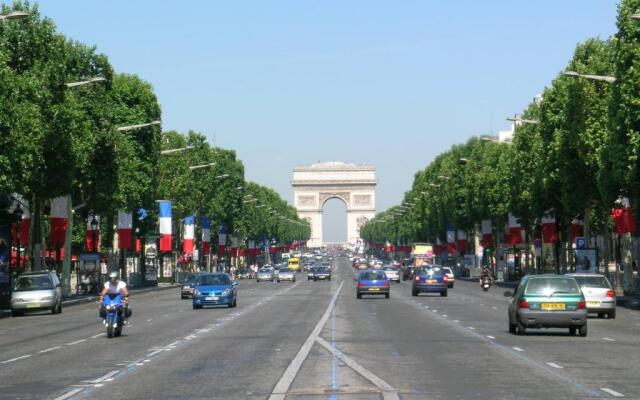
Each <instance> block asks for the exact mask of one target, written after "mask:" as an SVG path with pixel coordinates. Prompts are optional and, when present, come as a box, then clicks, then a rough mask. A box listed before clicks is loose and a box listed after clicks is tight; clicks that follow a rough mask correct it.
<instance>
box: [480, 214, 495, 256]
mask: <svg viewBox="0 0 640 400" xmlns="http://www.w3.org/2000/svg"><path fill="white" fill-rule="evenodd" d="M492 232H493V227H492V224H491V220H490V219H485V220H483V221H482V245H483V246H484V247H488V248H490V249H492V248H493V233H492Z"/></svg>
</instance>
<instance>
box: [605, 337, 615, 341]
mask: <svg viewBox="0 0 640 400" xmlns="http://www.w3.org/2000/svg"><path fill="white" fill-rule="evenodd" d="M602 340H606V341H607V342H615V341H616V340H615V339H611V338H608V337H603V338H602Z"/></svg>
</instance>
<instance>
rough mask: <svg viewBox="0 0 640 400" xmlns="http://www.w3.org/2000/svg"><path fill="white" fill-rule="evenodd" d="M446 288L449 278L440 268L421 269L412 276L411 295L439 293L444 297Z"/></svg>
mask: <svg viewBox="0 0 640 400" xmlns="http://www.w3.org/2000/svg"><path fill="white" fill-rule="evenodd" d="M448 287H449V278H448V277H447V274H446V271H445V270H444V269H442V267H439V266H435V265H434V266H430V267H421V268H419V269H418V270H416V272H415V274H414V278H413V285H412V286H411V294H412V295H413V296H417V295H419V294H420V293H440V296H442V297H446V296H447V295H448V293H447V288H448Z"/></svg>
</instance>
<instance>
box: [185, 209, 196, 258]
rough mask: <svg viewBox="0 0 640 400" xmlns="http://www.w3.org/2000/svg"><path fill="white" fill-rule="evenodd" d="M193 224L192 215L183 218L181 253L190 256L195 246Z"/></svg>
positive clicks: (194, 220)
mask: <svg viewBox="0 0 640 400" xmlns="http://www.w3.org/2000/svg"><path fill="white" fill-rule="evenodd" d="M195 222H196V218H195V217H194V216H193V215H190V216H188V217H184V229H183V231H182V252H183V253H185V254H189V255H192V254H193V248H194V246H195V239H196V236H195Z"/></svg>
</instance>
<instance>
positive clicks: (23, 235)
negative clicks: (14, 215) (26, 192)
mask: <svg viewBox="0 0 640 400" xmlns="http://www.w3.org/2000/svg"><path fill="white" fill-rule="evenodd" d="M20 201H21V202H22V204H23V205H22V220H21V221H20V243H21V244H22V245H24V246H26V245H27V244H28V243H29V229H30V228H31V212H30V211H29V202H28V201H27V200H23V199H22V197H20Z"/></svg>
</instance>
